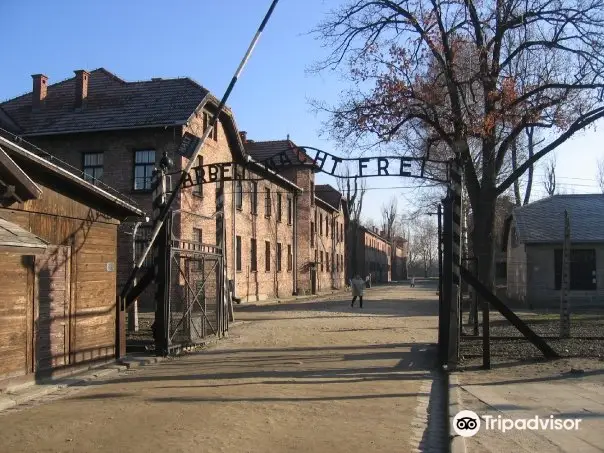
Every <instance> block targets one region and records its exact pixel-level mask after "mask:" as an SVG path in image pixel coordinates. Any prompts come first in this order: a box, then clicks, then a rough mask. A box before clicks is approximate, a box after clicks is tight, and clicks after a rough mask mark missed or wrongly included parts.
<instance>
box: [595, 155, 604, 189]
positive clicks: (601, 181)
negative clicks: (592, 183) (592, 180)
mask: <svg viewBox="0 0 604 453" xmlns="http://www.w3.org/2000/svg"><path fill="white" fill-rule="evenodd" d="M596 178H597V179H596V181H598V185H599V186H600V190H601V191H602V193H604V159H600V160H598V169H597V170H596Z"/></svg>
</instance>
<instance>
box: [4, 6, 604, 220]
mask: <svg viewBox="0 0 604 453" xmlns="http://www.w3.org/2000/svg"><path fill="white" fill-rule="evenodd" d="M338 1H339V0H281V2H280V3H279V4H278V5H277V8H276V9H275V12H274V14H273V17H272V18H271V20H270V22H269V23H268V25H267V28H266V29H265V33H264V34H263V36H262V38H261V40H260V42H259V43H258V46H257V47H256V50H255V52H254V54H253V55H252V58H251V59H250V61H249V63H248V65H247V67H246V68H245V70H244V72H243V74H242V76H241V78H240V81H239V82H238V84H237V86H236V88H235V90H234V91H233V93H232V95H231V98H230V100H229V105H230V106H231V108H232V109H233V111H234V113H235V118H236V121H237V124H238V127H239V129H240V130H246V131H247V132H248V137H249V138H251V139H256V140H274V139H282V138H285V137H286V135H287V134H290V137H291V138H292V139H293V140H294V141H295V142H296V143H297V144H299V145H309V146H315V147H317V148H322V149H325V150H333V149H335V143H333V142H330V141H329V140H328V139H326V138H322V137H320V133H321V121H322V119H324V118H323V117H321V115H318V116H317V115H316V114H315V113H313V112H312V109H311V107H310V105H309V103H308V100H309V99H310V98H316V99H321V100H324V101H327V102H328V103H330V102H331V103H333V102H335V101H337V99H338V93H339V91H340V90H342V89H343V88H345V87H346V85H345V84H344V83H343V82H342V81H341V80H340V79H339V78H338V77H337V76H336V75H335V74H329V73H324V74H321V75H314V74H312V75H311V74H308V73H307V72H306V69H307V68H308V67H309V66H310V65H311V64H312V63H314V62H316V61H317V60H318V59H320V58H321V56H322V55H324V52H325V50H324V49H322V48H321V46H320V45H319V43H318V42H317V41H316V40H315V39H314V38H313V36H310V35H309V34H308V32H309V31H310V30H311V29H312V28H313V27H314V26H316V25H317V23H318V22H319V21H320V20H321V19H322V17H323V16H324V14H325V13H326V12H327V11H328V10H329V9H331V8H332V7H334V6H336V5H337V4H338ZM269 5H270V0H195V1H194V0H190V1H188V0H172V1H171V2H164V1H158V0H147V1H140V0H128V1H123V0H120V1H118V0H104V1H102V2H100V1H99V2H91V1H89V2H82V1H74V0H62V1H60V2H51V1H33V0H1V1H0V17H2V22H3V29H2V37H3V39H4V40H5V43H6V42H7V41H8V43H7V44H6V45H5V46H3V47H4V48H3V56H2V57H3V58H2V59H3V65H2V66H3V67H2V71H0V99H7V98H11V97H14V96H16V95H19V94H22V93H25V92H28V91H30V90H31V77H30V75H31V74H35V73H40V72H41V73H44V74H46V75H47V76H48V77H49V79H50V83H53V82H57V81H60V80H63V79H66V78H69V77H72V76H73V70H75V69H87V70H92V69H95V68H98V67H105V68H106V69H108V70H110V71H112V72H114V73H115V74H117V75H118V76H119V77H121V78H123V79H125V80H129V81H132V80H145V79H150V78H151V77H179V76H189V77H191V78H193V79H195V80H197V81H198V82H199V83H201V84H202V85H204V86H205V87H207V88H208V89H210V90H211V91H212V92H213V93H214V94H215V95H217V96H218V97H221V96H222V94H223V92H224V90H225V89H226V86H227V84H228V82H229V81H230V78H231V77H232V74H233V72H234V70H235V69H236V67H237V65H238V64H239V61H240V59H241V57H242V56H243V53H244V52H245V50H246V48H247V46H248V44H249V42H250V40H251V38H252V36H253V34H254V33H255V31H256V28H257V27H258V25H259V23H260V21H261V19H262V17H263V15H264V13H265V12H266V9H267V8H268V6H269ZM602 138H603V137H602V131H601V128H600V130H598V131H595V132H593V131H592V132H587V133H585V134H583V135H582V136H581V137H579V138H576V139H573V140H571V141H569V142H567V143H566V144H565V145H564V146H562V147H561V148H559V150H558V151H557V152H556V158H557V168H558V171H557V177H558V183H559V185H560V186H561V187H562V188H563V189H564V190H566V191H569V192H575V193H588V192H597V191H598V189H597V185H596V183H595V171H596V161H597V159H598V158H600V157H602V156H604V151H603V149H602V143H603V140H602ZM542 174H543V171H542V170H540V169H537V171H536V175H537V184H536V185H535V187H534V193H535V194H536V195H537V196H538V197H539V196H543V194H544V190H543V186H542V184H541V180H540V178H541V175H542ZM330 179H331V178H329V177H327V176H325V175H320V176H319V182H320V183H321V182H322V183H331V184H333V185H334V186H335V181H333V180H331V181H330ZM368 184H369V188H370V190H369V191H368V192H367V198H366V202H365V209H364V211H365V212H364V216H365V217H367V218H370V217H373V218H375V219H376V220H377V219H379V218H380V207H381V205H382V204H383V203H384V202H386V201H387V200H388V199H389V198H390V197H392V196H397V197H399V206H400V207H401V208H403V209H405V208H407V207H408V205H409V202H410V201H412V200H413V199H414V197H416V194H417V191H411V190H405V189H397V188H392V187H407V186H410V185H412V181H409V180H402V179H397V178H379V179H378V178H373V179H370V180H369V181H368Z"/></svg>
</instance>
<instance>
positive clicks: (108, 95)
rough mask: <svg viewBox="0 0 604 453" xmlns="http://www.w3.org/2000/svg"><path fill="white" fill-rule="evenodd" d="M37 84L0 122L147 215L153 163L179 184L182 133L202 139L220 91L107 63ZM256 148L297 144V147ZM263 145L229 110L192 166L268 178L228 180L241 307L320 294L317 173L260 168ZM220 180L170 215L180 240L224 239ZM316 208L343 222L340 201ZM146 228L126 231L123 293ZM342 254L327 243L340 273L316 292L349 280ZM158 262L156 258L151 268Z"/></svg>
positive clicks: (150, 297)
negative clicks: (131, 77)
mask: <svg viewBox="0 0 604 453" xmlns="http://www.w3.org/2000/svg"><path fill="white" fill-rule="evenodd" d="M32 78H33V87H32V92H31V93H28V94H25V95H23V96H19V97H17V98H14V99H11V100H9V101H6V102H4V103H2V104H0V127H2V128H3V129H7V130H9V131H10V132H12V133H14V134H16V135H19V136H21V137H23V138H24V139H26V140H28V141H30V142H33V143H34V144H35V145H36V146H38V147H39V148H40V149H41V150H44V151H45V152H48V153H50V154H51V155H53V156H56V157H58V158H59V159H61V160H63V161H65V162H67V163H68V164H69V165H71V166H72V167H73V169H74V171H79V172H81V174H82V176H83V177H84V178H85V179H86V180H87V181H89V182H91V183H93V184H95V185H97V186H99V187H103V186H104V184H108V185H110V186H112V187H115V188H116V189H117V190H118V191H119V192H120V193H123V194H126V195H127V196H128V197H130V198H132V199H133V200H134V202H135V203H136V204H137V206H139V207H140V208H141V209H142V210H144V211H145V212H151V211H152V209H151V203H152V194H151V176H152V172H153V169H154V167H155V166H156V165H157V163H158V162H159V160H160V159H161V158H162V156H164V155H165V156H167V157H169V158H170V159H172V161H173V163H174V165H173V168H172V169H170V173H173V176H168V190H171V189H172V186H173V184H174V183H175V181H172V180H171V179H172V178H174V179H176V177H178V174H179V172H180V170H181V169H183V168H185V166H186V165H187V163H188V156H182V155H180V154H178V153H177V150H178V147H179V144H180V143H181V140H182V138H183V136H184V134H186V133H190V134H193V135H195V136H197V137H200V136H201V135H202V134H203V133H204V131H205V130H206V128H207V127H208V125H209V122H210V119H211V117H212V115H213V114H214V113H215V111H216V108H217V106H218V100H217V99H216V98H215V97H214V96H212V95H211V94H210V93H209V92H208V91H207V90H206V89H205V88H203V87H202V86H201V85H199V84H197V83H196V82H195V81H193V80H191V79H189V78H179V79H152V80H149V81H141V82H127V81H124V80H122V79H120V78H119V77H117V76H115V75H114V74H112V73H110V72H109V71H107V70H105V69H103V68H100V69H97V70H94V71H91V72H87V71H83V70H78V71H75V76H74V77H72V78H70V79H67V80H64V81H62V82H59V83H56V84H50V85H49V84H48V79H47V77H45V76H44V75H41V74H37V75H34V76H32ZM252 143H253V142H252ZM258 143H260V144H262V143H264V144H267V143H268V144H271V143H272V144H273V145H274V146H277V147H279V148H280V150H282V149H283V145H284V144H285V145H286V147H288V148H290V149H292V150H293V149H295V145H294V144H293V143H292V142H291V141H289V140H287V141H277V142H258ZM264 148H266V147H264ZM264 148H263V147H262V146H260V147H255V146H253V145H252V146H250V144H249V143H248V140H247V138H246V136H245V133H244V132H241V133H240V132H239V131H238V129H237V126H236V124H235V119H234V116H233V113H232V112H231V111H230V110H229V109H228V108H225V109H224V111H223V112H222V113H221V115H220V118H219V122H218V124H217V127H216V128H215V130H213V131H212V133H211V134H210V136H209V138H208V140H207V141H206V143H205V144H204V148H203V149H202V150H201V153H200V155H199V158H198V162H195V163H194V166H198V165H204V166H205V165H209V164H213V163H221V162H237V163H244V162H245V163H246V168H248V169H249V170H250V175H251V176H252V177H253V176H254V175H256V176H258V178H259V179H262V180H258V181H249V180H246V181H228V182H225V183H224V194H225V197H224V225H225V230H226V231H225V235H226V244H225V250H224V259H225V265H226V277H227V278H228V279H229V280H232V282H233V288H234V295H235V297H237V298H238V299H240V300H243V301H254V300H262V299H266V298H273V297H285V296H290V295H292V294H299V293H303V292H310V291H311V290H312V284H311V271H310V269H311V267H312V266H311V263H313V258H314V250H315V249H317V246H316V245H314V246H311V245H310V244H311V228H312V225H311V224H312V222H313V221H314V220H313V218H314V211H313V210H314V209H315V205H316V204H317V203H315V197H314V191H313V190H312V188H313V187H314V171H315V169H314V168H313V166H312V165H309V166H308V167H307V168H296V169H290V170H289V172H284V174H275V173H273V172H270V171H269V172H268V173H267V172H266V171H264V170H265V168H264V166H262V165H261V162H262V160H263V158H265V157H266V156H265V154H263V152H264V153H265V152H267V151H266V149H264ZM268 152H271V148H270V146H269V149H268ZM256 168H257V170H258V172H257V173H255V169H256ZM193 173H194V171H193V170H192V171H191V177H192V179H193V180H194V175H193ZM260 173H262V175H263V177H262V178H260V176H259V175H260ZM216 184H217V183H205V184H201V185H194V186H192V187H189V188H186V189H183V190H182V192H181V193H180V194H179V196H178V197H177V198H176V200H175V201H176V203H175V205H174V211H173V214H172V215H173V217H172V219H173V229H172V236H173V237H172V239H173V240H175V241H181V242H188V243H189V244H193V246H194V245H195V244H212V245H215V244H216V215H215V214H216ZM318 203H319V204H321V208H320V209H322V210H323V211H324V212H325V213H329V218H330V220H329V221H333V222H334V225H335V223H338V225H339V224H340V223H341V222H342V218H343V214H344V213H343V211H342V205H341V203H340V202H338V203H337V206H331V205H330V204H329V203H326V202H324V201H318ZM317 209H318V208H317ZM323 211H322V213H321V215H323ZM325 215H326V216H327V214H325ZM338 216H339V218H338V219H339V220H335V218H336V217H338ZM126 220H129V219H126ZM136 222H138V224H136V223H135V221H134V220H133V221H132V222H128V221H126V222H124V223H123V224H122V225H121V226H120V234H119V235H118V259H117V271H118V272H117V273H118V287H121V286H122V285H123V284H124V282H125V280H126V278H127V277H128V275H129V273H130V272H131V269H132V267H133V262H134V259H135V258H136V259H137V260H138V258H139V257H140V256H141V254H142V252H143V250H144V248H145V246H146V244H147V241H148V238H149V235H150V233H151V224H150V223H149V222H140V219H136ZM336 228H338V227H336ZM330 238H331V237H330ZM325 239H327V238H325ZM334 239H336V238H334ZM315 242H316V241H315ZM315 242H313V243H315ZM342 249H343V244H341V242H339V241H336V242H335V243H333V244H326V246H325V248H324V250H323V251H324V257H327V256H328V255H327V254H329V261H330V266H329V269H330V270H329V271H324V273H325V275H318V278H317V285H316V289H317V290H320V289H328V288H332V287H341V286H342V285H343V282H344V278H343V265H342V266H338V264H337V263H338V259H340V258H339V257H340V256H341V255H343V251H342ZM324 259H326V258H324ZM332 259H333V262H334V265H333V266H332V265H331V260H332ZM151 264H152V262H151V256H150V255H149V256H148V258H147V260H146V262H145V266H150V265H151ZM326 268H327V265H325V266H324V269H326ZM332 269H335V272H334V271H332ZM338 269H341V270H338ZM340 273H341V274H342V277H340ZM154 292H155V288H154V285H150V287H149V288H148V289H147V290H146V291H145V292H144V293H143V294H142V295H141V296H140V298H139V303H140V309H141V310H144V311H152V310H153V309H154Z"/></svg>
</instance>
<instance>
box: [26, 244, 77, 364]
mask: <svg viewBox="0 0 604 453" xmlns="http://www.w3.org/2000/svg"><path fill="white" fill-rule="evenodd" d="M70 283H71V248H70V247H66V246H49V247H48V249H47V250H46V252H45V253H44V254H43V255H40V256H37V257H36V261H35V283H34V310H35V311H34V313H35V315H34V320H35V329H34V330H35V334H34V335H35V336H34V339H35V346H34V350H35V362H34V363H35V371H44V370H49V369H52V368H56V367H60V366H63V365H67V364H68V357H69V301H70Z"/></svg>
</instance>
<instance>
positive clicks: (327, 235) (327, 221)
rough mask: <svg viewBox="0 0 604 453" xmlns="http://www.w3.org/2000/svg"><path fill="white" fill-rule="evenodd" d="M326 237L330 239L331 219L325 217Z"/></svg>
mask: <svg viewBox="0 0 604 453" xmlns="http://www.w3.org/2000/svg"><path fill="white" fill-rule="evenodd" d="M325 237H329V217H327V216H325Z"/></svg>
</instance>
